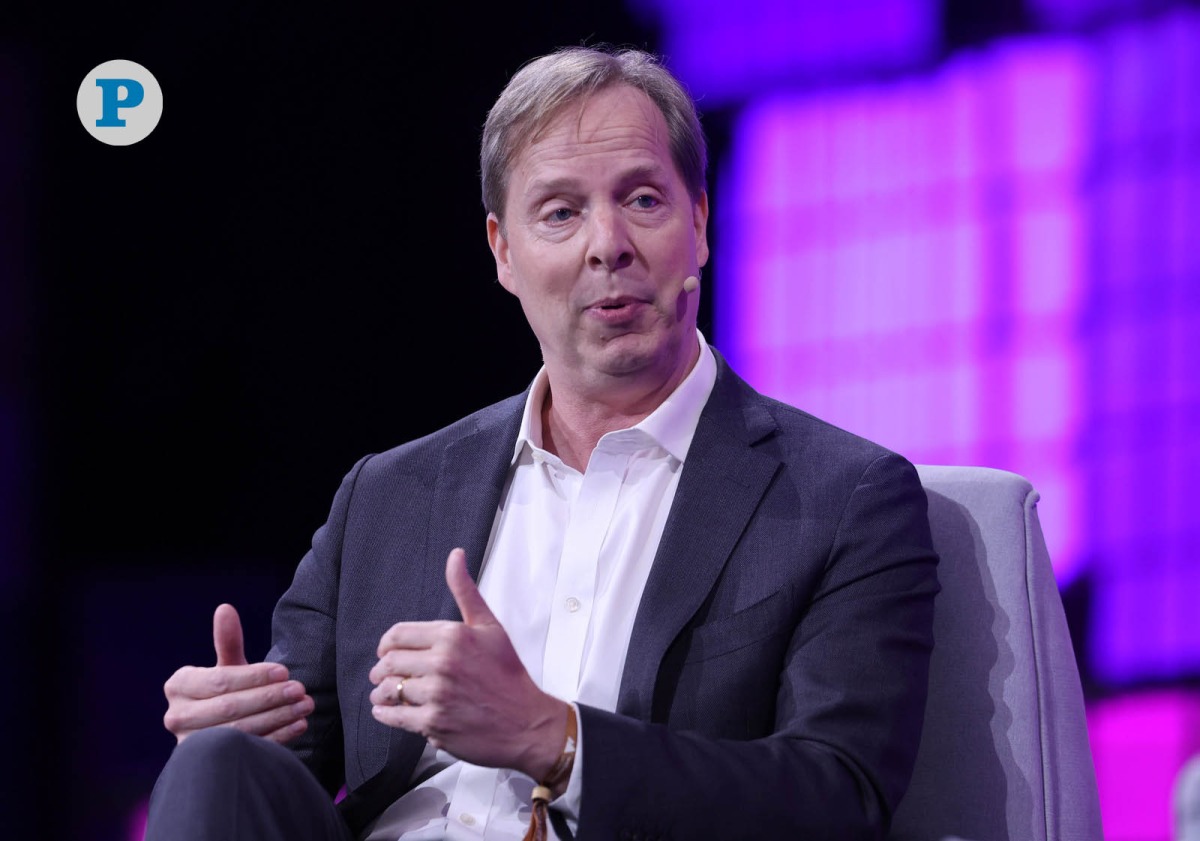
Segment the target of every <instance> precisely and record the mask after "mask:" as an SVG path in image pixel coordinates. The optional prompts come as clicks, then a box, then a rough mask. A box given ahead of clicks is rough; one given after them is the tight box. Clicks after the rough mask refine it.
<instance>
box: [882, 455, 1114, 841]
mask: <svg viewBox="0 0 1200 841" xmlns="http://www.w3.org/2000/svg"><path fill="white" fill-rule="evenodd" d="M917 470H918V472H919V473H920V476H921V482H922V483H923V484H924V486H925V491H926V493H927V495H928V497H929V523H930V526H931V528H932V530H933V545H934V548H935V549H936V550H937V551H938V554H939V555H940V556H941V561H940V563H939V566H938V577H939V579H940V580H941V584H942V592H941V593H940V594H939V595H938V597H937V601H936V603H935V607H934V650H933V659H932V662H931V666H930V678H929V702H928V705H927V707H926V710H925V727H924V730H923V731H922V735H921V747H920V750H919V751H918V754H917V765H916V770H915V772H914V774H913V779H912V784H911V786H910V788H909V791H908V794H907V795H906V796H905V798H904V800H903V801H902V802H901V804H900V807H899V809H898V810H897V812H896V815H895V818H894V820H893V825H892V832H891V835H890V838H892V839H894V841H941V839H947V838H961V839H969V841H1076V839H1078V841H1102V839H1103V833H1102V831H1101V824H1100V805H1099V800H1098V798H1097V794H1096V774H1095V769H1094V766H1093V764H1092V753H1091V748H1090V746H1089V744H1088V736H1087V720H1086V717H1085V710H1084V702H1083V692H1082V689H1081V687H1080V682H1079V670H1078V667H1077V665H1076V662H1075V655H1074V652H1073V650H1072V648H1071V639H1070V635H1069V632H1068V630H1067V622H1066V616H1065V614H1064V613H1063V606H1062V599H1061V597H1060V596H1059V592H1058V586H1057V584H1056V582H1055V580H1054V571H1053V569H1052V568H1051V566H1050V557H1049V554H1048V553H1047V551H1046V542H1045V539H1044V538H1043V536H1042V528H1041V524H1040V523H1039V521H1038V515H1037V501H1038V493H1037V491H1035V490H1034V489H1033V487H1032V486H1031V485H1030V483H1029V482H1028V481H1027V480H1026V479H1024V478H1023V477H1021V476H1018V475H1016V474H1014V473H1009V472H1006V471H1003V470H993V469H990V468H982V467H942V466H929V465H919V466H918V468H917Z"/></svg>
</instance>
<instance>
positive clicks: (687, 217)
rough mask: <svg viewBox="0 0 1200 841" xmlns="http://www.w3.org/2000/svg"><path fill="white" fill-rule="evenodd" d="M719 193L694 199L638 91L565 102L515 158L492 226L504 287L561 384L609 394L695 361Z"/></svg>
mask: <svg viewBox="0 0 1200 841" xmlns="http://www.w3.org/2000/svg"><path fill="white" fill-rule="evenodd" d="M707 222H708V198H707V196H701V198H700V201H698V202H695V203H693V201H692V200H691V197H690V196H689V195H688V190H687V186H686V185H685V184H684V182H683V179H682V177H681V176H680V175H679V172H678V170H677V169H676V167H675V163H674V161H673V160H672V158H671V153H670V148H669V145H668V135H667V124H666V120H665V119H664V118H663V116H662V113H661V112H660V111H659V110H658V108H657V106H655V105H654V103H653V102H652V101H651V100H650V99H649V98H648V97H647V96H646V95H645V94H643V93H642V92H641V91H639V90H637V89H635V88H631V87H628V86H624V85H621V86H614V87H611V88H608V89H606V90H603V91H601V92H599V93H597V94H595V95H594V96H592V97H591V98H590V99H588V100H587V101H586V103H585V104H584V105H583V106H582V108H581V107H580V106H578V105H572V106H568V107H567V108H565V109H564V110H563V112H562V113H561V114H559V115H558V116H557V117H556V118H555V119H554V120H552V121H551V122H550V124H549V125H548V126H547V127H546V129H545V130H544V131H542V132H541V133H540V134H537V135H535V136H534V137H533V139H532V141H531V142H530V143H529V144H528V145H527V146H526V147H525V148H524V149H523V150H521V151H520V152H519V153H518V155H517V157H516V160H515V161H514V163H513V167H512V171H511V173H510V176H509V184H508V194H507V197H506V203H505V224H504V225H503V226H501V224H500V222H499V220H498V219H497V218H496V215H495V214H489V215H488V220H487V228H488V241H489V243H490V244H491V248H492V253H493V254H494V255H495V257H496V269H497V272H498V275H499V278H500V283H501V284H502V285H503V286H504V288H505V289H507V290H508V291H509V292H511V293H512V294H514V295H516V296H517V297H518V298H519V299H520V301H521V306H522V308H523V309H524V311H525V317H526V318H527V319H528V320H529V324H530V326H531V327H532V328H533V332H534V334H535V335H536V336H537V338H538V341H539V342H540V343H541V347H542V358H543V360H544V361H545V363H546V367H547V371H548V373H549V374H550V377H551V386H552V388H554V387H555V386H556V385H561V386H565V387H567V388H571V389H575V390H577V391H579V392H580V393H584V394H591V395H603V394H612V393H619V392H620V391H621V390H622V389H624V388H632V389H641V388H644V387H646V386H649V387H652V388H660V387H663V386H671V387H673V385H674V384H676V383H678V382H679V381H680V380H682V378H683V377H684V376H685V375H686V373H687V371H688V370H689V369H690V367H691V364H692V362H693V361H694V359H695V353H696V340H695V327H696V306H697V299H698V297H699V296H698V294H697V293H692V294H687V293H684V292H682V291H681V285H682V283H683V281H684V279H685V278H687V277H688V275H693V274H696V273H697V271H698V269H699V267H700V266H703V265H704V263H705V262H706V261H707V260H708V242H707V239H706V237H705V228H706V225H707Z"/></svg>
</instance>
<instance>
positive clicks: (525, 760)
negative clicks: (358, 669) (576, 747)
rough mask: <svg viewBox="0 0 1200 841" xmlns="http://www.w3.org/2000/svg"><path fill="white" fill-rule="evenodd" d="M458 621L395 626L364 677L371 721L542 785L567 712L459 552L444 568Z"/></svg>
mask: <svg viewBox="0 0 1200 841" xmlns="http://www.w3.org/2000/svg"><path fill="white" fill-rule="evenodd" d="M446 584H447V585H448V586H449V587H450V592H451V593H452V594H453V595H454V601H455V602H456V603H457V604H458V609H459V611H460V612H461V613H462V617H463V621H462V622H400V623H398V624H396V625H393V626H392V627H391V628H390V629H389V630H388V631H387V633H385V634H384V635H383V638H382V639H381V640H380V642H379V651H378V653H379V662H378V663H376V664H375V666H374V668H372V669H371V674H370V678H371V683H373V684H375V689H374V690H372V692H371V702H372V703H373V704H374V705H375V706H374V708H373V709H372V713H373V714H374V716H375V719H376V720H377V721H379V722H382V723H383V724H387V725H389V726H391V727H400V728H403V729H405V730H409V731H412V732H414V733H420V734H421V735H422V736H424V737H425V738H426V739H428V740H429V743H430V744H431V745H433V746H434V747H436V748H440V749H443V750H446V751H448V752H450V753H452V754H453V755H454V756H456V757H458V758H459V759H463V760H466V761H467V762H471V763H474V764H476V765H483V766H487V767H493V768H513V769H515V770H518V771H522V772H524V773H526V774H528V775H529V776H530V777H532V778H533V779H534V780H541V779H542V778H543V777H544V776H545V775H546V774H547V773H549V771H550V769H551V767H553V765H554V763H555V761H556V760H557V759H558V756H559V753H560V752H561V751H562V747H563V742H564V741H565V740H566V731H567V708H568V705H567V704H566V703H565V702H564V701H561V700H559V699H558V698H555V697H553V696H551V695H547V694H546V693H545V692H542V691H541V690H540V689H539V688H538V687H537V685H536V684H535V683H534V682H533V680H532V679H531V678H530V677H529V673H528V672H526V671H525V667H524V666H523V665H521V660H520V658H519V657H518V656H517V652H516V651H515V650H514V649H513V646H512V642H511V641H510V640H509V638H508V634H507V633H506V632H505V630H504V628H503V626H501V624H500V622H499V621H498V620H497V619H496V617H495V615H493V613H492V611H491V609H490V608H489V607H488V606H487V602H485V601H484V600H483V596H482V595H481V594H480V592H479V589H478V588H477V587H476V586H475V582H474V581H473V580H472V579H471V574H470V573H469V572H467V557H466V553H465V552H463V550H462V549H454V550H453V551H451V552H450V556H449V557H448V558H447V559H446Z"/></svg>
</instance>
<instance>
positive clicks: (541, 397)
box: [511, 329, 717, 463]
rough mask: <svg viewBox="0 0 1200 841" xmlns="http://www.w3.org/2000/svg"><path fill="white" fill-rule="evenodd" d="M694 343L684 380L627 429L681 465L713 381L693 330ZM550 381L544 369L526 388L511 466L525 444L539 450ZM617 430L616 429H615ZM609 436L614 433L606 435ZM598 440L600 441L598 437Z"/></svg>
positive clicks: (713, 366) (704, 346)
mask: <svg viewBox="0 0 1200 841" xmlns="http://www.w3.org/2000/svg"><path fill="white" fill-rule="evenodd" d="M696 340H697V341H698V342H699V343H700V354H699V356H698V357H697V359H696V364H695V365H694V366H692V370H691V371H689V372H688V375H687V376H686V377H684V379H683V382H681V383H680V384H679V385H678V386H676V388H675V390H674V391H673V392H671V394H670V395H668V396H667V399H666V400H664V401H663V402H662V403H661V404H660V405H659V407H658V408H657V409H655V410H654V411H653V412H651V413H650V414H649V415H648V416H647V417H646V418H644V419H642V421H641V422H640V423H637V424H634V425H633V426H632V427H630V429H637V430H641V431H642V432H643V433H645V434H646V435H649V436H650V437H651V438H653V439H654V441H655V442H656V443H657V444H658V445H659V446H660V447H662V448H663V449H664V450H666V451H667V452H668V453H670V454H671V455H672V456H673V457H674V458H676V459H678V460H679V461H680V462H683V461H684V460H685V459H686V458H687V452H688V449H689V448H690V447H691V445H692V437H693V436H694V435H695V434H696V426H697V425H698V424H699V423H700V413H701V412H702V411H704V404H705V403H707V402H708V396H709V395H710V394H711V393H712V389H713V384H714V383H716V381H717V361H716V359H715V358H714V357H713V352H712V349H711V348H710V347H709V346H708V342H707V341H705V339H704V334H703V333H701V332H700V330H699V329H697V330H696ZM549 387H550V381H549V379H548V378H547V376H546V367H545V366H544V365H543V366H542V368H541V369H540V370H539V371H538V372H537V376H536V377H534V378H533V384H532V385H531V386H530V387H529V396H528V397H527V398H526V399H525V410H524V412H523V413H522V415H521V429H520V431H519V432H518V433H517V443H516V446H515V447H514V448H513V457H512V462H511V463H516V461H517V459H518V458H520V456H521V451H522V450H524V449H525V447H526V445H528V446H529V448H530V449H531V450H541V449H542V413H541V407H542V404H543V403H544V402H545V399H546V391H547V389H549ZM618 431H619V430H618ZM608 434H609V435H612V434H614V433H612V432H610V433H608ZM601 440H604V439H603V438H601Z"/></svg>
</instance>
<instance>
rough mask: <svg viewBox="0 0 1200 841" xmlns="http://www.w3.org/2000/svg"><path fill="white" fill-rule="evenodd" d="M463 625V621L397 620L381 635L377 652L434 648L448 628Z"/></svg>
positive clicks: (381, 654) (377, 654)
mask: <svg viewBox="0 0 1200 841" xmlns="http://www.w3.org/2000/svg"><path fill="white" fill-rule="evenodd" d="M461 625H462V623H461V622H445V621H433V622H397V623H396V624H395V625H393V626H392V627H390V628H388V629H387V632H386V633H384V635H383V636H382V637H380V639H379V647H378V648H377V649H376V650H375V654H376V656H378V657H383V656H384V655H385V654H387V653H388V652H389V651H422V650H425V649H428V648H432V647H433V645H434V643H436V642H437V641H438V640H440V639H442V638H443V637H444V635H445V634H446V631H447V629H449V628H450V627H451V626H455V627H458V626H461Z"/></svg>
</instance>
